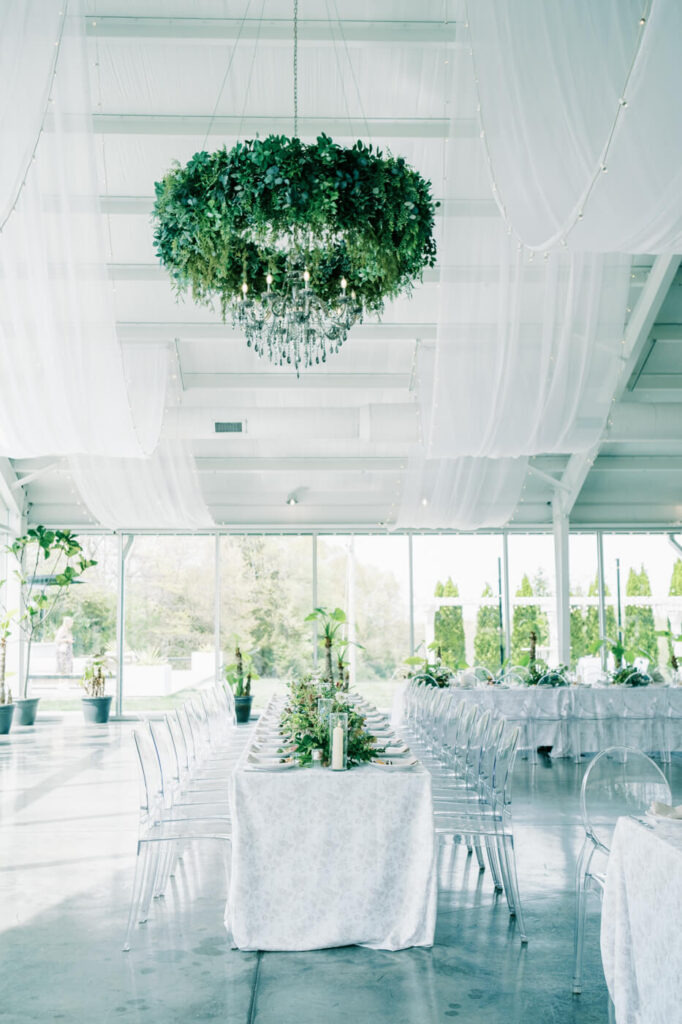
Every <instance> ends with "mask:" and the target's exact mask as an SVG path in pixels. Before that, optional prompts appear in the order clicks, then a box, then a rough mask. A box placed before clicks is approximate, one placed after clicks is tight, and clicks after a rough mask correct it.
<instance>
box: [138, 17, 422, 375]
mask: <svg viewBox="0 0 682 1024" xmlns="http://www.w3.org/2000/svg"><path fill="white" fill-rule="evenodd" d="M293 6H294V11H293V29H294V31H293V37H294V52H293V85H294V111H293V114H294V116H293V129H294V131H293V137H291V138H289V137H287V136H284V135H281V136H280V135H269V136H268V137H267V138H264V139H249V140H245V141H241V140H240V141H239V142H237V144H236V145H235V146H234V147H233V148H232V149H230V150H227V149H226V148H223V149H221V150H218V152H216V153H206V152H200V153H195V154H194V156H193V157H192V158H191V160H190V161H189V162H188V163H187V164H186V166H184V167H181V166H176V167H174V168H173V169H172V170H170V171H169V172H168V173H167V174H166V175H165V176H164V178H163V179H162V180H161V181H159V182H157V183H156V185H155V189H156V203H155V205H154V217H155V221H156V230H155V235H154V243H155V247H156V252H157V255H158V256H159V258H160V260H161V262H162V263H163V265H164V266H165V267H166V269H167V270H168V271H169V272H170V275H171V278H172V281H173V285H174V288H175V290H176V291H177V292H178V293H181V294H182V293H184V292H187V291H189V292H191V294H192V297H193V299H194V300H195V301H196V302H200V303H202V304H204V305H208V306H209V307H210V308H211V309H213V307H214V302H215V301H216V300H218V302H219V303H220V308H221V312H222V315H223V319H224V320H225V319H227V317H228V315H229V316H230V318H231V320H232V322H233V324H234V325H235V326H236V327H239V328H240V329H241V330H242V331H243V332H244V335H245V337H246V343H247V345H248V346H249V347H250V348H251V349H252V350H253V351H255V352H256V354H257V355H259V356H261V357H263V358H265V359H267V360H268V361H269V362H271V363H273V364H274V365H276V366H281V367H285V368H287V369H290V370H294V371H295V372H296V374H297V375H298V374H299V373H300V371H301V369H304V368H308V367H314V366H318V365H319V364H320V363H325V362H326V360H327V357H328V356H330V355H333V354H334V353H336V352H338V351H339V349H340V347H341V345H342V344H343V343H344V341H345V340H346V338H347V336H348V333H349V331H350V330H351V328H352V327H353V326H354V325H356V324H358V323H361V322H362V320H363V318H364V317H365V316H366V315H367V314H379V313H381V311H382V310H383V307H384V302H385V301H386V300H391V299H394V298H396V297H397V296H398V295H400V294H402V293H405V292H407V293H409V292H410V291H411V289H412V287H413V286H414V285H415V284H416V283H417V282H419V281H420V280H421V279H422V273H423V271H424V269H425V268H427V267H433V266H435V262H436V244H435V241H434V238H433V228H434V214H435V210H436V207H437V206H438V205H439V204H438V203H437V202H435V201H434V200H433V198H432V195H431V183H430V182H429V181H426V180H425V179H424V178H422V176H421V175H420V174H419V173H418V171H416V170H414V169H413V168H412V167H410V166H409V164H408V163H407V162H406V161H405V159H404V158H403V157H393V156H390V155H386V156H384V155H383V154H382V152H381V151H380V150H375V149H374V147H373V146H372V145H371V144H369V145H368V144H365V143H363V142H362V141H360V140H358V141H357V142H356V143H355V144H354V145H353V146H352V147H351V148H350V149H347V148H342V147H340V146H338V145H336V143H334V142H333V141H332V139H330V138H329V137H328V136H327V135H324V134H322V133H321V134H320V135H319V137H318V138H317V140H316V142H314V143H304V142H302V141H301V140H300V139H299V138H298V0H294V5H293ZM233 55H234V54H233ZM231 60H232V58H230V61H231ZM228 71H229V68H228ZM226 80H227V74H226V76H225V80H224V81H223V85H222V86H221V92H220V94H219V96H218V100H220V97H221V95H222V89H223V87H224V85H225V81H226ZM217 106H218V103H216V109H217ZM212 124H213V118H212V119H211V123H210V125H209V130H208V131H209V132H210V129H211V126H212ZM207 134H208V133H207Z"/></svg>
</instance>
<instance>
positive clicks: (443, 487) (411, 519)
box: [396, 456, 528, 530]
mask: <svg viewBox="0 0 682 1024" xmlns="http://www.w3.org/2000/svg"><path fill="white" fill-rule="evenodd" d="M527 468H528V460H527V459H468V458H463V459H426V458H420V457H419V456H417V457H414V458H411V459H410V460H409V463H408V468H407V473H406V474H405V481H404V484H403V494H402V500H401V504H400V511H399V513H398V519H397V522H396V526H398V527H402V528H414V529H429V530H436V529H453V530H478V529H482V528H484V527H496V526H504V524H505V523H506V522H508V520H509V518H510V516H511V515H512V514H513V512H514V509H515V508H516V506H517V504H518V501H519V498H520V497H521V489H522V487H523V481H524V480H525V477H526V470H527Z"/></svg>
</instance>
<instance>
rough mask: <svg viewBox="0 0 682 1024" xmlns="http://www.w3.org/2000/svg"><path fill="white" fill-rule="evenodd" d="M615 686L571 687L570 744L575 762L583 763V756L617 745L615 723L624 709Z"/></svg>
mask: <svg viewBox="0 0 682 1024" xmlns="http://www.w3.org/2000/svg"><path fill="white" fill-rule="evenodd" d="M616 691H617V687H615V686H576V687H572V688H571V708H570V712H569V721H568V730H569V743H570V746H571V749H572V751H573V760H574V761H575V763H576V764H579V763H580V760H581V758H582V756H583V754H587V753H590V754H594V753H596V752H597V751H599V750H603V749H605V747H607V746H609V738H611V742H613V730H614V728H615V723H616V722H617V721H618V720H619V718H620V717H621V712H622V709H621V708H619V707H617V701H618V696H619V695H618V693H617V692H616Z"/></svg>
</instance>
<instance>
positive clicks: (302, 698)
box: [280, 680, 384, 766]
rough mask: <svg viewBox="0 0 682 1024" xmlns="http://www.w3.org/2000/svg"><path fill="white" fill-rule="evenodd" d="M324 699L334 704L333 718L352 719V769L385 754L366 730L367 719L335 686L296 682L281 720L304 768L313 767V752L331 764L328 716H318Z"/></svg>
mask: <svg viewBox="0 0 682 1024" xmlns="http://www.w3.org/2000/svg"><path fill="white" fill-rule="evenodd" d="M320 697H326V698H328V699H329V700H331V702H332V703H331V707H330V708H329V711H330V712H331V713H332V714H335V713H337V712H338V713H345V714H347V715H348V750H347V756H348V765H349V766H353V765H358V764H363V763H365V762H366V761H371V759H372V758H373V757H376V756H377V755H378V754H381V753H383V749H384V748H383V747H380V746H378V745H377V741H376V739H375V737H374V736H372V735H371V733H369V732H368V731H367V729H366V728H365V718H364V716H363V715H361V714H360V713H359V711H357V710H356V709H355V708H354V707H353V705H352V704H349V703H347V702H346V701H345V700H343V699H341V698H340V696H339V692H338V690H337V689H336V688H335V687H334V686H326V687H322V688H320V687H319V686H316V685H315V683H314V682H313V681H312V680H296V681H294V682H292V683H290V686H289V698H288V700H287V703H286V706H285V708H284V711H283V712H282V715H281V718H280V726H281V729H282V732H283V733H285V734H286V736H287V737H289V738H290V739H291V742H292V743H293V744H294V745H295V747H296V750H297V758H298V761H299V763H300V764H302V765H305V764H310V762H311V761H312V752H313V750H321V751H322V763H323V764H325V765H328V764H329V763H330V761H331V741H330V736H329V717H328V714H326V715H324V716H322V715H320V714H319V712H318V705H317V702H318V700H319V698H320Z"/></svg>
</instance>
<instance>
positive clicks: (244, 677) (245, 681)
mask: <svg viewBox="0 0 682 1024" xmlns="http://www.w3.org/2000/svg"><path fill="white" fill-rule="evenodd" d="M223 673H224V675H225V681H226V682H227V683H228V684H229V686H230V687H231V688H232V693H233V695H234V711H235V715H236V716H237V722H240V723H241V724H244V723H245V722H248V720H249V718H250V717H251V704H252V702H253V696H252V694H251V681H252V680H253V679H258V675H257V674H256V671H255V669H254V667H253V658H252V657H251V655H250V654H243V653H242V650H241V647H240V645H239V642H238V641H237V643H236V644H235V649H234V661H233V662H232V663H231V664H229V665H225V667H224V669H223Z"/></svg>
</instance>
